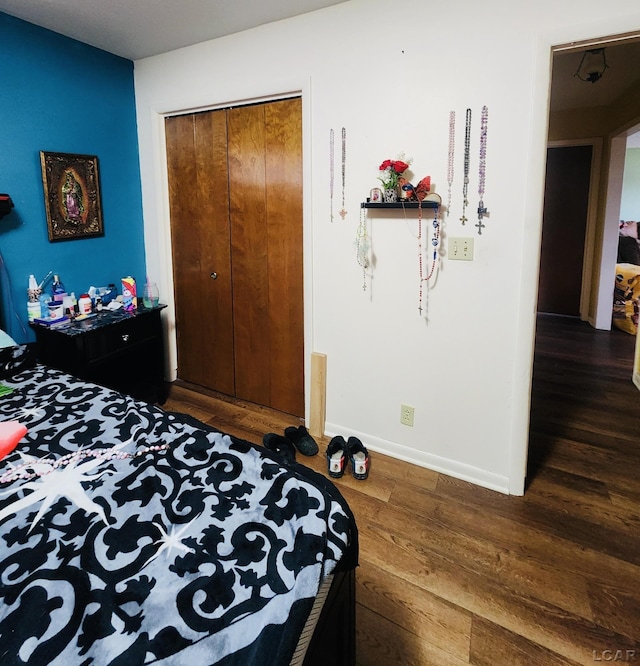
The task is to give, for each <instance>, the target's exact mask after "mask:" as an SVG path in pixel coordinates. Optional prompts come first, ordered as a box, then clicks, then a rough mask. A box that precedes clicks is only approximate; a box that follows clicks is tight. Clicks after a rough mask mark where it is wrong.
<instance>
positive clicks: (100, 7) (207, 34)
mask: <svg viewBox="0 0 640 666" xmlns="http://www.w3.org/2000/svg"><path fill="white" fill-rule="evenodd" d="M341 2H346V0H0V11H3V12H5V13H7V14H10V15H11V16H15V17H17V18H20V19H23V20H25V21H28V22H29V23H34V24H35V25H38V26H41V27H43V28H48V29H50V30H53V31H54V32H57V33H60V34H62V35H65V36H67V37H72V38H73V39H77V40H79V41H81V42H84V43H86V44H90V45H91V46H96V47H98V48H100V49H103V50H104V51H108V52H109V53H114V54H116V55H119V56H122V57H123V58H128V59H129V60H138V59H140V58H145V57H147V56H153V55H157V54H159V53H166V52H167V51H173V50H175V49H178V48H181V47H183V46H191V45H192V44H198V43H200V42H204V41H207V40H208V39H214V38H215V37H222V36H223V35H231V34H233V33H235V32H241V31H242V30H248V29H250V28H255V27H257V26H259V25H264V24H265V23H272V22H273V21H280V20H282V19H286V18H290V17H292V16H298V15H300V14H306V13H307V12H312V11H315V10H316V9H322V8H324V7H329V6H331V5H337V4H340V3H341Z"/></svg>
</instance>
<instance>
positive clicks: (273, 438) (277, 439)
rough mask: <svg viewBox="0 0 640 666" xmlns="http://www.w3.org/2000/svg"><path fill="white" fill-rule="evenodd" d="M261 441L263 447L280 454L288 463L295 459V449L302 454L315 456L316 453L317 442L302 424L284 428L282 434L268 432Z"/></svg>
mask: <svg viewBox="0 0 640 666" xmlns="http://www.w3.org/2000/svg"><path fill="white" fill-rule="evenodd" d="M262 443H263V444H264V447H265V449H269V451H273V453H277V454H279V455H280V456H282V457H283V458H284V461H285V462H286V463H287V464H288V465H291V464H293V463H294V462H295V461H296V449H297V450H298V451H299V452H300V453H301V454H302V455H303V456H315V455H316V453H318V444H317V443H316V441H315V439H313V437H311V435H310V434H309V431H308V430H307V429H306V428H305V427H304V426H303V425H301V426H297V427H296V426H289V427H288V428H285V429H284V436H283V435H278V434H277V433H275V432H268V433H267V434H266V435H265V436H264V437H263V438H262Z"/></svg>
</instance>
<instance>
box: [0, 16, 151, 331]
mask: <svg viewBox="0 0 640 666" xmlns="http://www.w3.org/2000/svg"><path fill="white" fill-rule="evenodd" d="M41 150H44V151H50V152H61V153H79V154H85V155H96V156H97V157H98V166H99V172H100V185H101V197H102V213H103V221H104V230H105V234H104V236H103V237H99V238H86V239H81V240H72V241H58V242H55V243H51V242H49V240H48V234H47V222H46V214H45V206H44V191H43V185H42V173H41V168H40V151H41ZM0 192H7V193H8V194H9V195H10V196H11V198H12V199H13V201H14V203H15V208H14V209H13V211H12V212H11V213H10V214H9V215H8V216H6V217H4V218H2V219H0V253H2V257H3V258H4V267H5V268H6V271H2V273H0V285H1V289H2V300H1V309H2V313H3V320H4V321H3V328H4V329H5V330H7V332H8V333H9V334H10V335H11V336H12V337H13V338H14V339H15V340H16V341H18V342H25V341H31V340H34V339H35V338H34V336H33V333H32V331H31V330H30V329H29V327H28V325H27V292H26V289H27V284H28V278H29V274H30V273H33V274H34V275H35V276H36V278H37V279H38V281H40V280H41V279H42V278H44V276H45V275H46V274H47V273H48V272H49V271H54V272H56V273H59V274H60V277H61V279H62V281H63V282H64V284H65V286H66V288H67V290H68V291H75V293H76V295H77V296H80V294H81V293H82V292H83V291H86V290H87V289H88V288H89V287H90V286H91V285H94V286H102V285H106V284H108V283H109V282H115V283H116V284H119V281H120V278H121V277H123V276H125V275H133V276H134V277H135V278H136V280H138V282H139V283H143V282H144V279H145V273H144V272H145V255H144V235H143V223H142V195H141V188H140V170H139V164H138V140H137V134H136V118H135V104H134V86H133V63H132V62H131V61H129V60H126V59H124V58H119V57H117V56H114V55H111V54H109V53H106V52H105V51H101V50H99V49H96V48H93V47H91V46H88V45H86V44H83V43H81V42H78V41H75V40H72V39H68V38H67V37H63V36H62V35H59V34H56V33H54V32H51V31H49V30H44V29H42V28H39V27H37V26H34V25H32V24H30V23H26V22H24V21H20V20H18V19H16V18H13V17H11V16H8V15H7V14H4V13H2V12H0ZM1 268H2V267H0V269H1Z"/></svg>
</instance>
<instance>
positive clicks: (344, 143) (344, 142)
mask: <svg viewBox="0 0 640 666" xmlns="http://www.w3.org/2000/svg"><path fill="white" fill-rule="evenodd" d="M341 165H342V209H341V210H340V217H341V218H342V219H343V220H344V218H345V217H346V215H347V211H346V210H345V207H344V184H345V173H346V167H347V130H346V128H344V127H343V128H342V160H341Z"/></svg>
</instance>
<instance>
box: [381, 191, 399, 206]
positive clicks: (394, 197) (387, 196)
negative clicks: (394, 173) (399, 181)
mask: <svg viewBox="0 0 640 666" xmlns="http://www.w3.org/2000/svg"><path fill="white" fill-rule="evenodd" d="M383 197H384V202H385V203H396V202H397V201H398V188H397V187H389V188H386V187H385V189H384V194H383Z"/></svg>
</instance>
